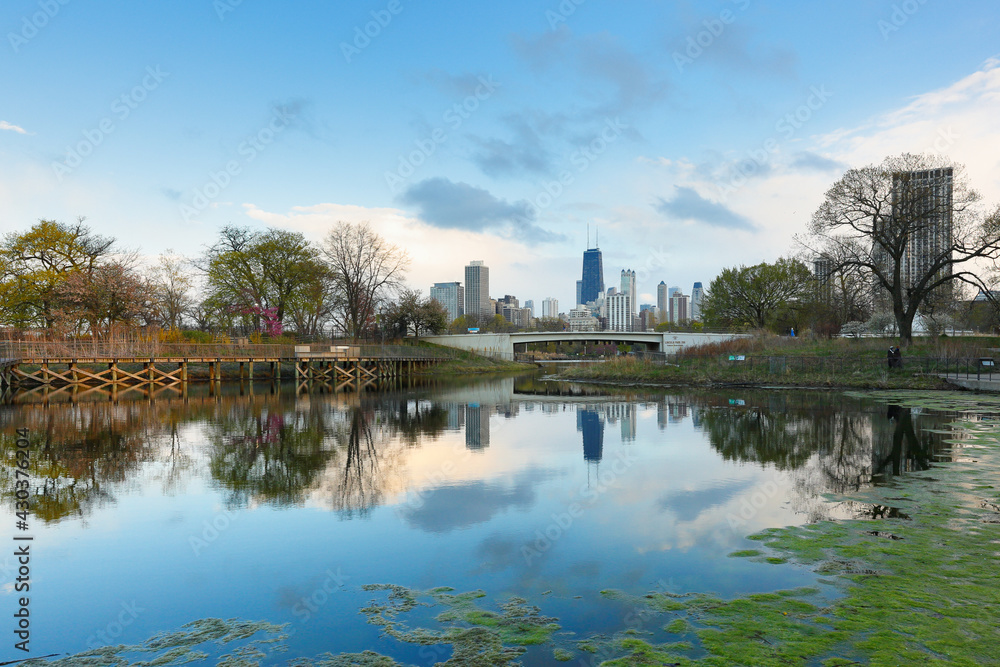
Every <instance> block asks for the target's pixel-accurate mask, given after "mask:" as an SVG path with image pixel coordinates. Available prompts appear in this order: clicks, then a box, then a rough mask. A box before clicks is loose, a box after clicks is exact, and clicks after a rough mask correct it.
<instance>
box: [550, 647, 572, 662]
mask: <svg viewBox="0 0 1000 667" xmlns="http://www.w3.org/2000/svg"><path fill="white" fill-rule="evenodd" d="M552 657H553V658H555V659H556V660H558V661H559V662H569V661H570V660H572V659H573V658H575V657H576V654H575V653H573V652H572V651H567V650H566V649H564V648H558V647H556V648H555V649H553V651H552Z"/></svg>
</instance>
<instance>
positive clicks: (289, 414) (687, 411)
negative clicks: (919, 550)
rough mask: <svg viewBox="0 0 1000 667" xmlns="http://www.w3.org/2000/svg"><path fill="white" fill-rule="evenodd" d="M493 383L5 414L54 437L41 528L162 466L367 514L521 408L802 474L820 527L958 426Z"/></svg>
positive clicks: (866, 410)
mask: <svg viewBox="0 0 1000 667" xmlns="http://www.w3.org/2000/svg"><path fill="white" fill-rule="evenodd" d="M484 384H485V385H486V386H477V387H475V388H474V389H473V390H472V391H471V392H469V395H471V396H473V397H474V398H476V399H477V400H475V401H461V400H458V399H460V398H461V395H462V390H460V389H459V390H453V389H446V390H445V391H444V392H434V391H433V390H431V391H430V392H424V393H419V392H418V393H416V394H414V395H406V394H371V395H361V396H358V395H353V394H339V395H326V396H312V397H308V398H306V399H303V398H302V397H296V396H292V395H289V394H281V393H278V394H264V395H256V396H230V397H225V396H221V397H220V396H214V397H202V398H189V399H185V400H183V401H180V400H175V401H151V402H147V401H141V402H131V403H130V402H124V401H123V402H119V403H106V402H99V401H95V402H80V403H74V404H69V403H63V404H59V403H53V404H51V405H48V406H43V405H30V404H29V405H24V406H17V407H14V406H6V407H4V408H3V411H2V419H3V422H4V423H5V425H6V426H7V429H8V431H9V430H10V429H11V428H12V425H13V424H25V425H27V426H28V427H29V429H30V430H31V431H32V433H33V434H34V435H33V437H35V438H44V442H43V445H42V447H41V455H40V457H39V463H38V465H39V467H40V470H42V471H44V473H43V474H41V475H40V476H39V477H40V479H43V480H44V482H43V483H42V487H41V498H40V500H39V508H40V516H43V517H47V518H48V519H49V520H56V521H57V520H59V519H60V518H62V517H64V516H70V515H74V514H77V515H84V514H86V510H88V508H90V507H91V506H93V507H101V506H104V505H106V504H107V503H109V502H113V501H114V498H115V496H116V490H115V488H114V487H115V485H125V486H126V487H127V486H128V482H129V480H130V477H131V476H133V475H135V474H137V471H138V470H139V469H140V468H141V467H142V466H143V464H144V463H148V462H150V461H153V460H158V459H159V460H165V461H166V462H167V466H166V468H165V469H166V470H167V471H168V473H167V480H168V481H167V486H177V485H178V484H179V482H180V481H181V480H182V479H183V478H184V476H185V474H187V473H186V472H185V471H188V470H189V469H190V468H191V467H192V466H193V465H194V463H195V462H197V461H199V460H206V461H207V465H208V469H209V471H210V474H211V477H212V479H213V480H215V481H216V483H218V484H220V485H221V486H222V487H223V488H225V489H227V490H228V494H229V496H228V497H229V500H228V501H227V502H228V503H229V504H230V505H231V506H246V505H249V504H257V503H272V504H276V505H278V506H285V505H290V504H300V503H303V502H305V501H306V500H307V499H312V501H314V502H319V503H320V504H321V505H322V506H326V507H329V508H330V509H334V510H336V511H338V512H343V513H346V514H348V515H350V514H354V513H360V514H365V513H367V512H368V511H369V510H370V509H371V508H372V507H375V506H378V505H381V504H384V503H385V502H388V501H389V499H391V498H393V497H395V496H396V495H398V494H399V493H402V492H405V489H406V488H407V487H408V486H410V485H412V484H413V481H412V480H408V477H407V473H406V465H407V464H406V460H407V458H408V455H407V453H406V451H405V450H406V448H412V447H420V445H421V443H422V442H423V440H424V439H426V438H427V437H437V436H438V435H440V434H441V433H444V432H447V431H451V432H458V431H462V432H463V435H464V445H465V448H466V449H467V450H469V451H471V452H483V451H485V450H487V449H488V448H489V447H490V445H491V419H493V418H497V419H500V420H501V421H500V423H504V422H505V421H508V420H516V419H517V418H518V416H519V414H520V413H521V411H522V410H523V411H524V412H525V413H533V412H535V411H536V410H537V412H538V413H540V414H542V415H546V414H547V415H556V414H558V413H559V412H560V411H562V410H566V409H567V408H568V409H571V410H573V411H574V412H575V422H576V423H575V427H576V428H575V430H576V432H578V433H579V434H580V436H578V437H580V440H578V442H580V443H581V447H582V454H583V459H584V461H586V462H600V461H601V460H602V459H603V458H604V456H605V444H606V443H605V425H606V424H610V425H618V426H619V429H618V430H620V435H621V443H623V444H627V443H631V442H635V441H636V439H637V438H639V437H642V436H643V435H645V437H653V438H666V441H667V442H669V440H670V429H671V428H676V427H682V426H684V425H685V424H688V425H689V427H690V428H693V429H695V430H698V431H700V432H704V433H705V436H706V437H707V439H708V441H709V443H710V444H711V446H712V448H713V449H714V450H715V451H716V452H717V453H718V454H719V455H720V456H721V457H722V458H723V459H724V460H727V461H737V462H741V463H756V464H760V465H765V466H774V467H775V468H776V469H778V470H788V471H792V472H794V477H795V479H796V480H797V481H796V489H797V493H798V494H799V495H800V496H801V498H802V499H803V500H802V505H803V512H804V513H806V514H807V515H808V516H810V518H811V520H815V519H818V518H822V517H823V515H824V514H823V513H824V512H825V511H827V510H826V506H825V505H824V504H823V503H822V502H815V503H813V500H812V499H815V498H816V497H818V496H819V495H820V494H822V493H830V492H835V493H847V492H851V491H857V490H859V489H861V488H864V487H865V486H868V485H870V484H872V483H873V482H875V481H879V480H883V479H886V478H888V477H891V476H893V475H898V474H901V473H903V472H906V471H910V470H920V469H925V468H926V467H927V466H928V464H929V462H930V460H931V459H932V457H933V455H934V453H935V452H936V451H937V450H938V449H940V448H941V440H942V436H941V435H940V434H936V433H933V432H931V431H932V430H933V428H932V427H935V426H936V427H940V426H942V425H943V424H944V423H945V421H946V420H944V419H943V418H942V417H937V416H932V415H927V414H919V415H914V414H912V413H911V411H909V410H900V409H898V408H893V407H890V408H888V412H886V408H883V407H878V406H874V407H866V406H862V405H861V404H860V403H859V402H858V401H856V400H854V399H847V398H845V397H844V396H841V395H836V394H829V395H828V394H814V395H811V396H808V397H802V396H796V395H794V394H791V393H790V392H777V393H772V394H765V395H764V396H762V397H760V398H758V399H757V400H751V399H730V398H728V397H727V398H723V397H720V396H713V395H711V394H697V393H695V394H668V395H658V396H657V395H653V396H648V395H643V396H635V397H633V398H632V400H628V401H623V400H616V399H615V397H608V396H604V397H597V398H591V397H584V398H581V399H578V400H569V399H566V398H564V397H559V398H545V399H542V398H541V397H533V396H522V395H516V394H515V392H514V383H513V381H511V380H507V379H505V380H501V381H498V382H494V383H492V384H491V383H484ZM442 395H443V398H444V399H445V400H443V401H442V400H440V397H441V396H442ZM650 409H652V410H655V417H656V420H655V421H656V429H655V431H653V432H649V431H645V432H644V431H643V430H642V429H640V428H639V427H640V426H643V428H645V427H644V424H647V423H649V422H647V421H643V422H640V421H639V419H638V416H639V414H640V413H641V412H644V411H646V410H650ZM191 423H204V424H205V425H206V427H205V431H204V433H205V434H206V440H207V443H208V448H207V449H205V450H203V451H199V452H195V451H191V450H187V451H185V450H184V449H183V448H182V447H180V445H179V443H180V439H179V437H178V433H179V432H180V431H181V430H182V429H185V428H186V427H187V425H189V424H191ZM929 429H930V430H929ZM655 433H659V434H660V435H659V436H657V435H654V434H655ZM8 440H9V438H8ZM5 444H6V445H8V446H9V444H10V443H9V441H5ZM399 444H404V445H405V446H406V447H403V448H401V447H400V446H399ZM805 499H810V500H808V501H806V500H805ZM807 504H808V505H810V506H809V507H805V505H807ZM813 505H814V506H813Z"/></svg>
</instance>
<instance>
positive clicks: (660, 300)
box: [656, 280, 670, 322]
mask: <svg viewBox="0 0 1000 667" xmlns="http://www.w3.org/2000/svg"><path fill="white" fill-rule="evenodd" d="M669 308H670V306H669V305H667V284H666V283H665V282H663V281H662V280H661V281H660V284H659V285H657V286H656V316H657V317H658V318H659V319H660V321H661V322H666V321H667V313H668V309H669Z"/></svg>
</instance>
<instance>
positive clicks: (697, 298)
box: [691, 283, 705, 322]
mask: <svg viewBox="0 0 1000 667" xmlns="http://www.w3.org/2000/svg"><path fill="white" fill-rule="evenodd" d="M704 300H705V288H703V287H702V286H701V283H695V284H694V287H693V288H691V319H692V320H697V321H698V322H701V302H702V301H704Z"/></svg>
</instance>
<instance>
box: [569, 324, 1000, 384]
mask: <svg viewBox="0 0 1000 667" xmlns="http://www.w3.org/2000/svg"><path fill="white" fill-rule="evenodd" d="M898 344H899V341H898V340H897V339H892V338H865V339H834V340H809V339H805V338H801V339H797V338H788V337H779V336H766V335H758V336H754V337H752V338H743V339H736V340H732V341H726V342H723V343H714V344H711V345H705V346H700V347H697V348H690V349H688V350H685V351H683V352H681V353H679V354H677V355H669V356H667V357H666V359H665V360H662V359H651V358H648V357H647V358H642V357H637V356H630V355H623V356H619V357H614V358H611V359H608V360H606V361H604V362H603V363H595V364H589V365H581V366H579V367H576V368H568V369H563V370H561V371H560V372H559V373H558V376H557V378H556V379H559V380H566V381H573V382H588V383H600V384H620V385H629V384H631V385H635V384H642V385H654V386H693V387H722V386H749V387H774V388H780V387H788V388H791V387H802V388H818V389H886V390H887V389H920V390H928V389H935V390H955V389H956V387H955V386H954V385H952V384H949V383H948V382H947V381H946V380H945V379H944V378H942V377H941V375H942V374H945V373H947V372H955V371H958V372H960V373H962V374H963V375H965V374H967V373H968V374H970V376H971V377H972V378H975V377H976V368H977V365H978V364H979V360H980V358H984V357H986V358H992V359H995V360H997V362H998V363H1000V339H998V338H994V337H974V338H930V339H923V340H921V339H915V340H914V342H913V344H912V345H910V346H909V347H907V348H905V349H904V350H903V352H902V355H903V361H902V367H901V368H889V367H888V363H887V358H886V352H887V350H888V348H889V346H890V345H898ZM997 368H998V369H1000V366H998V367H997ZM994 375H995V376H996V377H997V379H998V380H1000V372H997V371H995V372H994Z"/></svg>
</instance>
